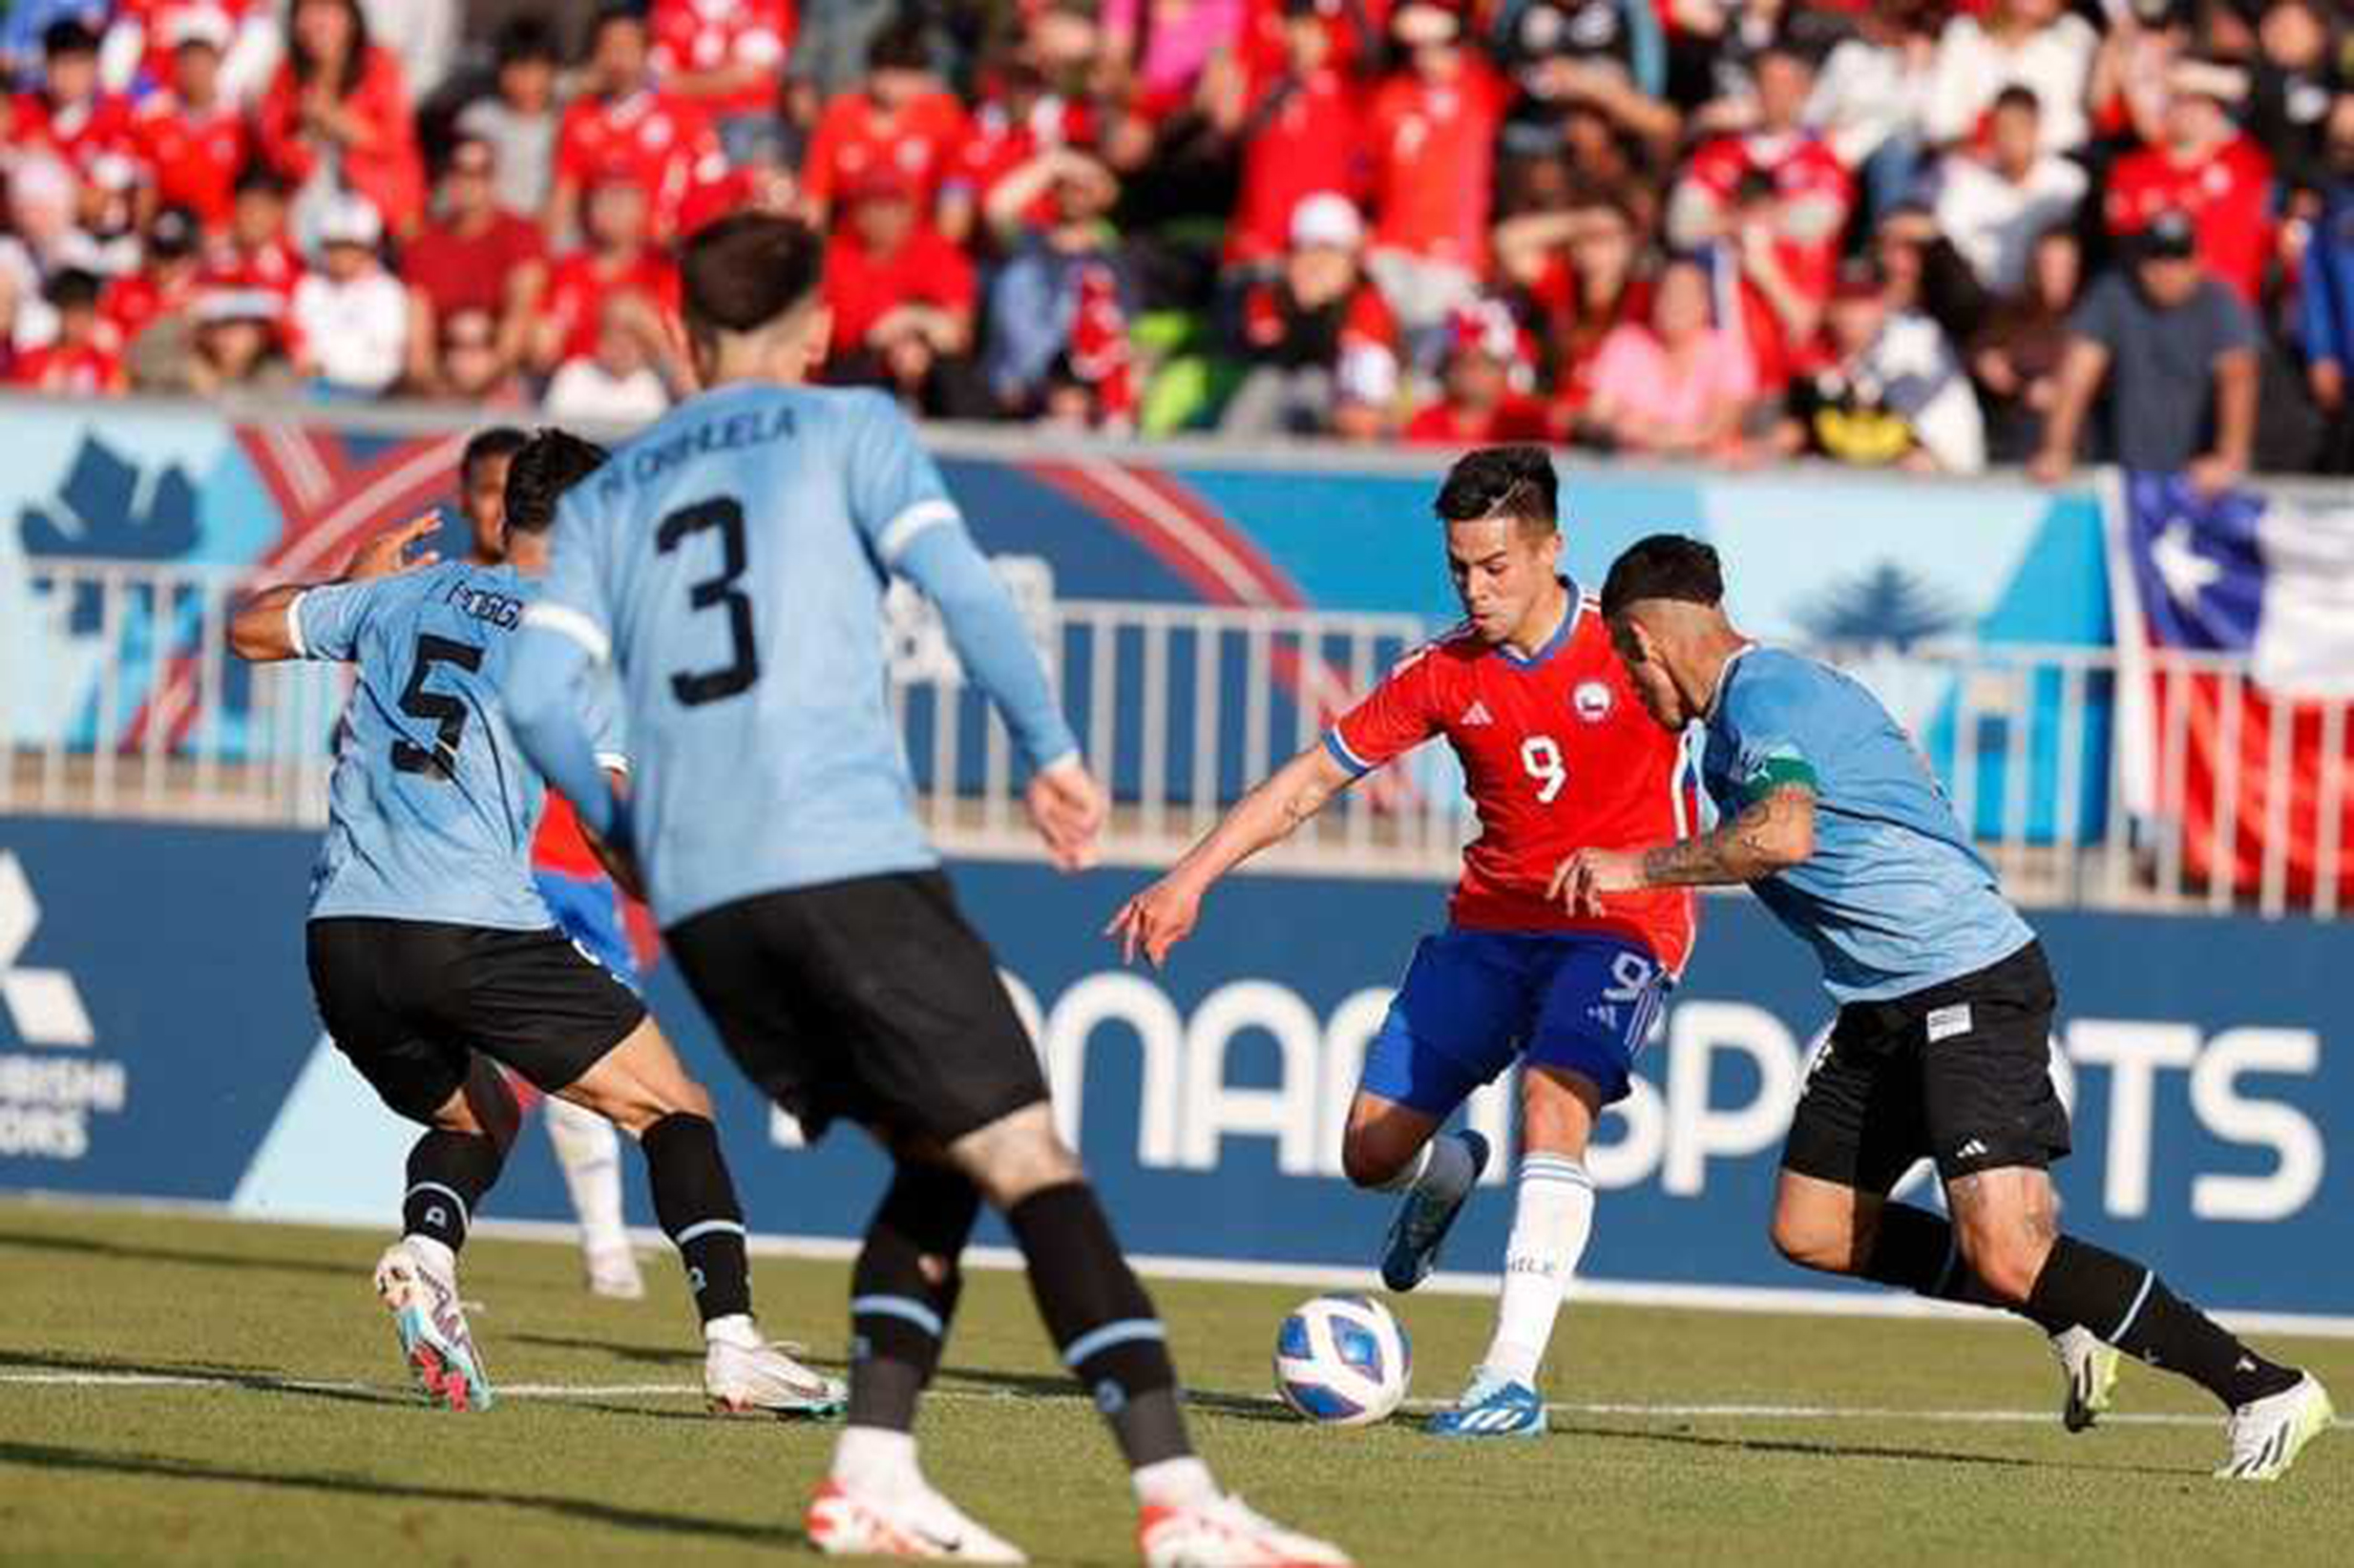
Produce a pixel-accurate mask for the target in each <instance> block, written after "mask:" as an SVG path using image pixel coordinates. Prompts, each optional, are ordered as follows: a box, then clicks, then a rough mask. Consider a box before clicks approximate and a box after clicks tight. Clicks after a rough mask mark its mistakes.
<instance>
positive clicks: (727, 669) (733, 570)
mask: <svg viewBox="0 0 2354 1568" xmlns="http://www.w3.org/2000/svg"><path fill="white" fill-rule="evenodd" d="M707 528H716V529H718V530H719V534H720V571H719V575H718V576H716V577H705V578H704V579H703V580H702V581H701V582H699V583H696V584H695V585H694V587H693V590H692V592H691V593H690V594H689V595H688V597H687V602H688V603H689V604H691V605H692V606H694V608H696V609H697V610H709V609H713V608H715V607H718V606H722V605H725V607H726V610H727V640H728V659H727V662H726V664H725V665H724V666H722V667H721V668H719V669H716V670H704V671H701V672H698V673H692V674H690V673H689V672H687V671H684V670H681V671H678V672H677V673H675V674H673V675H672V676H671V678H670V689H671V691H672V692H673V693H674V694H676V695H677V697H678V700H680V701H681V702H682V703H683V704H684V705H685V706H687V707H690V708H693V707H701V706H702V705H703V704H704V703H705V702H716V701H718V700H720V699H722V698H724V697H733V696H735V695H736V694H737V693H738V692H742V691H746V690H748V689H749V688H750V686H751V684H752V682H753V681H755V680H758V679H760V648H759V645H758V644H757V643H755V642H754V641H753V640H752V601H751V600H750V599H748V598H746V597H745V595H744V590H742V589H741V588H738V587H737V586H736V580H737V579H738V578H740V577H742V576H743V575H744V567H745V550H744V503H743V502H741V501H738V500H737V499H735V497H733V496H730V495H715V496H713V497H712V498H711V499H710V500H708V501H698V502H696V503H695V504H694V505H693V506H690V507H681V508H680V509H679V510H678V511H676V512H672V513H671V514H670V515H669V516H667V517H664V518H663V519H662V526H661V527H660V528H658V529H656V530H655V533H654V548H655V549H656V550H657V551H658V552H660V553H661V554H664V555H667V554H670V553H671V552H672V551H674V550H676V549H678V548H679V546H680V545H681V544H682V543H683V542H684V540H685V539H686V538H687V536H688V535H690V534H694V533H702V532H703V531H704V529H707Z"/></svg>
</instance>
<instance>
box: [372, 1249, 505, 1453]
mask: <svg viewBox="0 0 2354 1568" xmlns="http://www.w3.org/2000/svg"><path fill="white" fill-rule="evenodd" d="M376 1297H377V1299H378V1300H379V1301H382V1302H383V1303H384V1305H385V1310H387V1311H389V1312H390V1313H391V1314H392V1327H393V1329H394V1331H395V1332H397V1333H398V1334H399V1335H400V1338H401V1359H402V1360H404V1361H406V1362H407V1363H408V1364H409V1370H410V1373H411V1374H413V1375H414V1376H415V1378H416V1380H417V1386H418V1387H419V1388H421V1389H423V1390H425V1396H426V1398H428V1399H430V1400H431V1401H432V1402H433V1403H434V1404H436V1405H443V1406H447V1407H448V1408H449V1409H451V1410H453V1411H487V1410H489V1409H490V1408H491V1405H492V1394H491V1380H490V1378H489V1377H488V1376H486V1375H485V1374H484V1372H483V1369H482V1357H481V1354H480V1353H479V1352H478V1351H476V1350H475V1348H474V1339H473V1335H472V1334H471V1333H469V1332H467V1329H466V1308H465V1307H464V1305H463V1304H462V1303H461V1302H460V1301H459V1300H458V1293H457V1281H456V1280H455V1279H453V1278H451V1277H450V1276H448V1275H445V1274H442V1273H440V1272H439V1271H437V1270H436V1269H435V1268H434V1267H433V1266H432V1265H431V1264H429V1263H427V1262H426V1260H425V1257H424V1255H423V1254H422V1253H420V1252H419V1251H417V1250H416V1249H415V1248H414V1247H411V1246H410V1244H408V1243H407V1242H405V1241H401V1242H395V1243H393V1244H391V1245H390V1246H389V1247H386V1248H385V1249H384V1256H383V1257H381V1258H379V1259H377V1260H376Z"/></svg>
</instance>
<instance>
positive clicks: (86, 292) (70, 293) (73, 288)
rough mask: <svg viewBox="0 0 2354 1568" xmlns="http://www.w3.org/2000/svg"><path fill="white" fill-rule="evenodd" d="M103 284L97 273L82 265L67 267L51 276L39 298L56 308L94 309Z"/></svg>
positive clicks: (103, 287)
mask: <svg viewBox="0 0 2354 1568" xmlns="http://www.w3.org/2000/svg"><path fill="white" fill-rule="evenodd" d="M104 292H105V285H104V284H102V283H101V282H98V275H97V274H96V273H95V272H91V271H89V270H87V269H85V268H82V267H67V268H65V269H64V270H63V271H61V272H59V273H57V274H56V275H55V276H54V277H53V278H51V279H50V281H49V283H48V285H47V286H46V287H44V288H43V289H42V290H41V298H42V299H43V300H45V301H47V302H48V303H49V304H50V306H51V307H52V308H53V309H56V310H95V309H97V308H98V300H99V298H100V296H101V295H103V294H104Z"/></svg>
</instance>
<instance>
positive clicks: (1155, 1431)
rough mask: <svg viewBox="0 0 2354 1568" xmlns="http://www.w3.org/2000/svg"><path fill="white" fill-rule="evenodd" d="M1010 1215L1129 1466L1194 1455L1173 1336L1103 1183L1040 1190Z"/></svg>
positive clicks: (1044, 1312)
mask: <svg viewBox="0 0 2354 1568" xmlns="http://www.w3.org/2000/svg"><path fill="white" fill-rule="evenodd" d="M1005 1223H1007V1224H1008V1225H1009V1226H1010V1227H1012V1229H1013V1232H1014V1240H1015V1241H1016V1242H1018V1243H1019V1244H1020V1245H1021V1256H1022V1261H1023V1262H1024V1263H1026V1264H1027V1265H1029V1269H1030V1293H1031V1294H1032V1295H1034V1296H1036V1297H1037V1298H1038V1311H1039V1316H1040V1317H1041V1318H1043V1319H1044V1320H1045V1321H1046V1331H1047V1333H1049V1334H1051V1335H1053V1336H1054V1342H1055V1347H1056V1348H1058V1349H1059V1350H1061V1352H1062V1364H1063V1365H1064V1366H1066V1367H1068V1368H1070V1369H1071V1371H1072V1373H1073V1374H1074V1375H1076V1376H1077V1377H1078V1379H1079V1380H1080V1382H1081V1383H1082V1384H1083V1385H1085V1387H1086V1388H1087V1390H1088V1391H1089V1392H1091V1393H1092V1394H1094V1396H1095V1407H1096V1409H1097V1410H1099V1411H1103V1419H1104V1420H1105V1421H1107V1422H1109V1423H1110V1425H1111V1429H1112V1435H1113V1437H1114V1438H1115V1439H1117V1440H1118V1442H1119V1444H1120V1452H1121V1453H1123V1454H1124V1455H1125V1456H1126V1458H1127V1461H1128V1468H1129V1469H1130V1470H1141V1469H1143V1468H1144V1467H1145V1466H1146V1465H1149V1464H1157V1463H1159V1462H1160V1461H1161V1460H1164V1459H1176V1458H1182V1457H1184V1456H1185V1455H1187V1454H1189V1453H1192V1452H1193V1445H1192V1443H1191V1442H1190V1441H1189V1440H1188V1438H1187V1436H1186V1423H1185V1415H1184V1413H1183V1412H1182V1411H1180V1410H1179V1409H1178V1406H1177V1369H1176V1366H1175V1365H1174V1364H1173V1363H1172V1362H1171V1361H1170V1360H1169V1356H1168V1335H1167V1333H1166V1331H1165V1330H1164V1329H1163V1328H1162V1327H1161V1320H1160V1319H1159V1318H1158V1317H1157V1316H1155V1315H1154V1313H1153V1309H1152V1298H1151V1297H1149V1296H1147V1295H1145V1287H1144V1285H1143V1284H1142V1283H1141V1282H1140V1281H1138V1279H1137V1278H1136V1274H1135V1271H1134V1270H1132V1269H1130V1268H1129V1267H1128V1262H1127V1259H1126V1258H1124V1257H1123V1256H1122V1255H1121V1251H1120V1243H1119V1242H1118V1241H1117V1240H1116V1239H1115V1238H1114V1237H1113V1235H1112V1230H1111V1224H1110V1222H1108V1221H1106V1220H1105V1219H1104V1218H1103V1204H1101V1203H1099V1202H1096V1197H1095V1189H1094V1188H1092V1187H1090V1186H1088V1185H1087V1184H1086V1183H1085V1182H1084V1181H1069V1182H1065V1183H1063V1184H1062V1185H1061V1186H1058V1187H1048V1188H1046V1189H1045V1190H1044V1191H1042V1192H1034V1193H1032V1194H1031V1195H1030V1196H1029V1197H1027V1198H1025V1199H1023V1200H1022V1201H1021V1202H1019V1203H1016V1204H1015V1205H1014V1206H1013V1208H1012V1209H1010V1210H1008V1211H1007V1213H1006V1216H1005Z"/></svg>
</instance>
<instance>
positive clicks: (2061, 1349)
mask: <svg viewBox="0 0 2354 1568" xmlns="http://www.w3.org/2000/svg"><path fill="white" fill-rule="evenodd" d="M2051 1353H2052V1354H2053V1355H2055V1356H2057V1357H2059V1358H2060V1370H2061V1371H2062V1372H2063V1373H2064V1374H2065V1375H2066V1376H2067V1378H2068V1402H2067V1403H2066V1404H2065V1405H2063V1406H2062V1407H2061V1409H2060V1424H2061V1425H2062V1426H2064V1427H2066V1428H2067V1429H2068V1430H2069V1431H2070V1432H2087V1431H2090V1430H2091V1427H2092V1425H2093V1423H2094V1422H2096V1421H2098V1420H2099V1419H2100V1418H2101V1417H2102V1416H2103V1415H2106V1414H2107V1413H2108V1412H2109V1407H2110V1405H2111V1404H2112V1395H2114V1393H2115V1392H2116V1388H2117V1363H2118V1362H2119V1361H2121V1360H2122V1359H2124V1358H2123V1357H2121V1356H2120V1355H2119V1354H2118V1353H2117V1350H2116V1348H2115V1347H2114V1346H2112V1345H2108V1344H2104V1343H2103V1342H2102V1340H2101V1339H2100V1337H2099V1336H2098V1335H2096V1334H2095V1333H2093V1332H2092V1330H2091V1329H2090V1328H2083V1327H2081V1326H2079V1327H2077V1328H2063V1329H2061V1330H2060V1331H2059V1332H2058V1333H2056V1334H2054V1335H2052V1336H2051Z"/></svg>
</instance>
